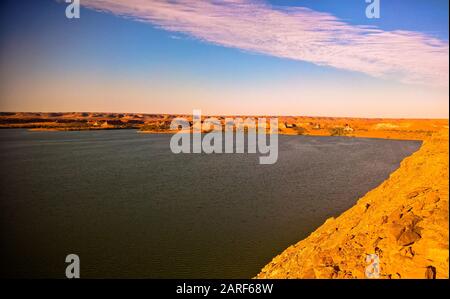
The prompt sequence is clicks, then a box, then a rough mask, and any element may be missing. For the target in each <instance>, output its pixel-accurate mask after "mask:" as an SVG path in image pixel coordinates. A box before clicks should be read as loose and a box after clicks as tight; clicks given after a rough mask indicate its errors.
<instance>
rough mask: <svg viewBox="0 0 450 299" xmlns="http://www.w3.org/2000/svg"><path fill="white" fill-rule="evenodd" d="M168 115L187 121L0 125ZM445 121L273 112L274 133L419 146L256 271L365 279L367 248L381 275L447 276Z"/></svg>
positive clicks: (58, 117)
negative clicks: (346, 207) (402, 141)
mask: <svg viewBox="0 0 450 299" xmlns="http://www.w3.org/2000/svg"><path fill="white" fill-rule="evenodd" d="M174 117H185V118H187V119H189V120H192V116H190V115H167V114H130V113H88V112H86V113H10V112H4V113H0V128H27V129H30V130H45V131H54V130H56V131H60V130H105V129H138V130H139V131H140V132H144V133H171V132H172V131H170V122H171V120H172V119H173V118H174ZM216 117H217V118H219V119H220V120H221V121H223V120H224V119H225V117H224V116H216ZM230 117H236V116H230ZM267 117H268V116H267ZM448 124H449V122H448V120H447V119H437V120H426V119H363V118H335V117H307V116H301V117H300V116H299V117H295V116H283V117H279V132H280V134H288V135H318V136H349V137H368V138H387V139H407V140H422V141H423V145H422V147H421V148H420V150H419V151H417V152H416V153H414V154H413V155H412V156H410V157H408V158H406V159H405V160H404V161H403V162H402V163H401V166H400V168H399V169H397V170H396V171H395V172H394V173H392V174H391V176H390V177H389V178H388V179H387V180H386V181H385V182H384V183H382V184H381V185H380V186H379V187H377V188H375V189H374V190H372V191H370V192H368V193H367V194H366V195H365V196H364V197H362V198H361V199H359V200H358V202H357V204H356V205H355V206H354V207H353V208H351V209H349V210H348V211H346V212H344V213H343V214H342V215H340V216H339V215H336V218H330V219H328V220H327V221H325V223H324V224H323V225H322V226H320V227H319V228H318V229H317V230H316V231H314V232H313V233H311V235H310V236H309V237H307V238H306V239H304V240H302V241H300V242H299V243H297V244H295V245H292V246H290V247H289V248H287V249H286V250H285V251H284V252H282V253H281V254H280V255H278V256H277V257H275V258H274V259H273V260H272V261H271V262H270V263H269V264H268V265H266V266H265V267H264V268H263V269H262V270H261V272H260V273H259V274H258V275H257V278H365V277H366V273H365V269H366V267H367V265H368V264H367V262H366V257H367V255H369V254H377V255H378V257H379V263H380V268H379V269H380V277H381V278H448V275H449V274H448V273H449V272H448V271H449V266H448V265H449V250H448V248H449V247H448V246H449V233H448V228H449V219H448V197H449V185H448V178H449V172H448V158H449V143H448V142H449V139H448V136H449V133H448V132H449V131H448V128H449V127H448ZM280 217H282V215H280Z"/></svg>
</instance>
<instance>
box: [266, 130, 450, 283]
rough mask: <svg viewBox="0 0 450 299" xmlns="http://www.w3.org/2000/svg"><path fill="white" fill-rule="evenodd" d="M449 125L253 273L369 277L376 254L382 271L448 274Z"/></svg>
mask: <svg viewBox="0 0 450 299" xmlns="http://www.w3.org/2000/svg"><path fill="white" fill-rule="evenodd" d="M448 155H449V149H448V130H445V132H443V133H440V134H437V135H434V136H433V137H431V138H429V139H427V140H424V143H423V145H422V147H421V148H420V150H419V151H417V152H416V153H414V154H413V155H411V156H410V157H408V158H406V159H405V160H403V161H402V163H401V165H400V168H399V169H397V170H396V171H395V172H393V173H392V174H391V175H390V177H389V179H387V180H386V181H385V182H384V183H382V184H381V185H380V186H379V187H377V188H376V189H374V190H372V191H370V192H369V193H367V194H366V195H365V196H364V197H363V198H361V199H360V200H359V201H358V202H357V204H356V205H355V206H354V207H352V208H351V209H350V210H348V211H346V212H344V213H343V214H342V215H340V216H339V217H337V218H336V219H334V218H330V219H328V220H327V221H326V222H325V223H324V224H323V225H322V226H321V227H319V228H318V229H317V230H316V231H314V232H313V233H312V234H311V235H310V236H309V237H307V238H306V239H304V240H303V241H300V242H299V243H297V244H295V245H293V246H290V247H289V248H287V249H286V250H285V251H284V252H282V253H281V254H280V255H279V256H277V257H275V258H274V259H273V260H272V261H271V262H270V263H269V264H268V265H266V266H265V267H264V268H263V269H262V271H261V272H260V273H259V274H258V275H257V278H366V277H367V275H366V267H367V266H368V264H367V262H366V258H367V256H368V255H370V254H376V255H377V256H378V259H379V268H378V269H379V271H380V272H379V277H380V278H448V276H449V266H448V265H449V247H448V246H449V234H448V226H449V219H448V192H449V185H448V184H449V183H448V176H449V172H448Z"/></svg>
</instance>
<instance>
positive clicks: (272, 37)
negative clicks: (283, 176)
mask: <svg viewBox="0 0 450 299" xmlns="http://www.w3.org/2000/svg"><path fill="white" fill-rule="evenodd" d="M81 3H82V5H84V6H86V7H88V8H91V9H95V10H99V11H104V12H109V13H113V14H115V15H119V16H124V17H129V18H132V19H135V20H139V21H143V22H148V23H152V24H154V25H156V26H159V27H161V28H163V29H165V30H168V31H173V32H181V33H184V34H187V35H189V36H191V37H194V38H197V39H199V40H202V41H205V42H209V43H213V44H216V45H221V46H225V47H233V48H238V49H242V50H245V51H251V52H256V53H262V54H266V55H271V56H276V57H282V58H289V59H294V60H301V61H308V62H312V63H315V64H318V65H325V66H331V67H336V68H339V69H344V70H351V71H357V72H362V73H365V74H368V75H371V76H374V77H378V78H385V79H394V80H398V81H400V82H404V83H412V84H425V85H432V86H448V79H449V78H448V77H449V74H448V73H449V69H448V64H449V47H448V42H445V41H442V40H439V39H437V38H434V37H431V36H429V35H426V34H423V33H418V32H411V31H399V30H397V31H383V30H380V29H377V28H370V27H367V26H366V27H364V26H354V25H350V24H348V23H345V22H344V21H342V20H340V19H338V18H336V17H334V16H333V15H331V14H328V13H320V12H316V11H313V10H310V9H307V8H300V7H298V8H292V7H290V8H280V7H273V6H271V5H269V4H267V3H264V2H261V1H259V2H255V1H246V0H224V1H218V0H214V1H199V0H167V1H164V0H127V1H122V0H83V1H81Z"/></svg>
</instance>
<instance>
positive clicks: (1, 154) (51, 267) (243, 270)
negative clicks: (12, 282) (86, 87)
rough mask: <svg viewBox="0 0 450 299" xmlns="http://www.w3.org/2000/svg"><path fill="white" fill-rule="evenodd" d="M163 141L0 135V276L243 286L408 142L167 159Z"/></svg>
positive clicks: (339, 208)
mask: <svg viewBox="0 0 450 299" xmlns="http://www.w3.org/2000/svg"><path fill="white" fill-rule="evenodd" d="M169 140H170V136H169V135H151V134H138V133H136V132H135V131H133V130H121V131H87V132H29V131H26V130H0V146H1V151H0V163H1V177H0V212H1V216H0V217H1V218H0V259H1V272H2V276H8V277H61V278H64V277H65V268H66V266H67V264H65V257H66V255H68V254H70V253H75V254H78V255H79V256H80V259H81V277H84V278H88V277H110V278H116V277H125V278H137V277H143V278H250V277H253V276H255V275H256V274H257V273H258V272H259V270H260V269H261V268H262V267H263V266H264V265H265V264H267V263H268V262H269V261H270V260H271V259H272V258H273V257H274V256H275V255H277V254H279V253H280V252H281V251H283V250H284V249H285V248H287V247H288V246H289V245H292V244H294V243H296V242H297V241H299V240H301V239H303V238H305V237H306V236H307V235H308V234H309V233H311V232H312V231H313V230H314V229H316V228H317V227H319V226H320V225H321V224H322V223H323V222H324V220H326V219H327V218H328V217H331V216H337V215H339V214H340V213H341V212H343V211H345V210H346V209H348V208H350V207H351V206H352V205H354V204H355V202H356V200H357V199H358V198H359V197H361V196H363V195H364V194H365V193H366V192H367V191H369V190H371V189H373V188H374V187H376V186H377V185H379V184H380V183H381V182H382V181H383V180H385V179H386V178H387V177H388V176H389V174H390V173H391V172H392V171H394V170H395V169H396V168H397V167H398V166H399V163H400V161H401V160H402V159H403V158H404V157H406V156H408V155H410V154H411V153H413V152H414V151H416V150H417V149H418V148H419V147H420V142H415V141H393V140H376V139H354V138H345V137H306V136H279V157H278V162H277V163H276V164H274V165H260V164H259V161H258V157H259V154H258V155H256V154H222V155H221V154H213V155H206V154H184V155H183V154H181V155H175V154H172V152H171V151H170V148H169Z"/></svg>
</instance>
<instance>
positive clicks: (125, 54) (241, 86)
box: [0, 0, 449, 118]
mask: <svg viewBox="0 0 450 299" xmlns="http://www.w3.org/2000/svg"><path fill="white" fill-rule="evenodd" d="M80 3H81V5H82V8H81V15H80V18H79V19H68V18H66V16H65V10H66V6H67V4H66V3H64V1H57V0H22V1H17V0H6V1H5V0H4V1H2V2H1V4H0V14H1V16H0V111H35V112H37V111H39V112H75V111H79V112H84V111H93V112H134V113H181V114H186V113H192V110H193V109H201V110H202V112H203V113H204V114H224V115H233V114H239V115H243V114H249V115H255V114H261V115H308V116H350V117H386V118H390V117H394V118H448V110H449V86H448V79H449V69H448V64H449V50H448V9H449V7H448V5H449V4H448V1H447V0H428V1H426V0H409V1H404V0H380V4H381V7H380V13H381V14H380V18H379V19H368V18H367V17H366V15H365V10H366V6H367V5H368V4H367V3H365V0H345V1H336V0H277V1H275V0H273V1H263V0H261V1H256V0H223V1H219V0H214V1H191V0H177V1H174V0H148V1H147V0H127V1H120V0H81V1H80Z"/></svg>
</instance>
